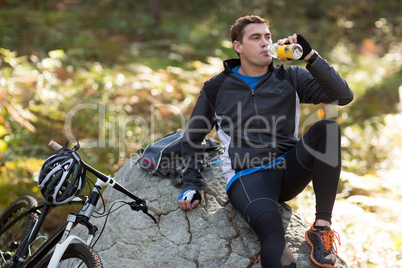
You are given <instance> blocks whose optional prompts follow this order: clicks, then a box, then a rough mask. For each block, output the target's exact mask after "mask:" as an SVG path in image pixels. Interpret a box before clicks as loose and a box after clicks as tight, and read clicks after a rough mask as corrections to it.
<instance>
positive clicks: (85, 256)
mask: <svg viewBox="0 0 402 268" xmlns="http://www.w3.org/2000/svg"><path fill="white" fill-rule="evenodd" d="M52 255H53V252H52V253H51V254H48V255H47V256H46V257H45V258H43V259H42V260H41V261H40V262H39V263H38V265H37V266H35V268H45V267H47V266H48V264H49V262H50V259H51V258H52ZM83 264H85V265H86V266H84V265H83ZM57 267H66V268H71V267H80V268H84V267H88V268H102V267H103V264H102V261H101V258H100V256H99V254H98V253H97V252H96V251H95V250H94V249H93V248H91V247H89V246H88V245H85V244H83V243H73V244H70V245H69V246H68V247H67V249H66V251H65V252H64V254H63V256H62V257H61V261H60V263H59V265H58V266H57Z"/></svg>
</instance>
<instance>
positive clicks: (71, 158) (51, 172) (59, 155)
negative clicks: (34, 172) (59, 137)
mask: <svg viewBox="0 0 402 268" xmlns="http://www.w3.org/2000/svg"><path fill="white" fill-rule="evenodd" d="M67 144H68V142H67ZM67 144H66V146H67ZM78 148H79V145H78V146H74V148H73V150H70V149H68V148H66V147H62V148H61V149H59V150H57V151H56V152H55V153H54V154H52V155H51V156H50V157H49V158H48V159H46V161H45V163H44V164H43V166H42V168H41V170H40V172H39V178H38V186H39V189H40V191H41V192H42V195H43V197H44V198H45V200H46V201H47V202H49V203H53V204H55V205H61V204H65V203H68V202H70V201H71V200H72V199H74V197H76V196H77V195H79V194H80V193H81V191H82V189H83V188H84V186H85V181H86V179H85V178H86V177H85V176H86V169H85V166H84V165H83V162H82V160H81V158H80V156H79V155H78V154H77V153H76V152H75V151H76V150H77V149H78Z"/></svg>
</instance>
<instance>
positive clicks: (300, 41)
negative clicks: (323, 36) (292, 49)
mask: <svg viewBox="0 0 402 268" xmlns="http://www.w3.org/2000/svg"><path fill="white" fill-rule="evenodd" d="M296 35H297V43H298V44H299V45H301V47H302V48H303V55H302V56H301V58H300V59H301V60H304V58H305V57H306V56H307V55H308V54H309V53H310V52H311V50H312V48H311V46H310V44H309V43H308V42H307V40H306V39H304V37H303V36H301V35H300V34H298V33H297V34H296Z"/></svg>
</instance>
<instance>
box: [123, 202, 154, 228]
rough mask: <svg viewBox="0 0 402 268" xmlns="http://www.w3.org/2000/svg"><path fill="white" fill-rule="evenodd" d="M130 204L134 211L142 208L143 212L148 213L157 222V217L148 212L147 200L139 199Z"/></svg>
mask: <svg viewBox="0 0 402 268" xmlns="http://www.w3.org/2000/svg"><path fill="white" fill-rule="evenodd" d="M128 204H129V205H130V207H131V209H132V210H134V211H140V210H141V211H142V212H143V213H145V214H147V215H148V216H149V217H150V218H151V219H152V220H153V221H154V223H155V224H156V223H157V221H156V219H155V217H154V216H152V215H151V214H149V213H148V207H147V203H146V201H145V200H142V199H140V200H137V201H133V202H130V203H128Z"/></svg>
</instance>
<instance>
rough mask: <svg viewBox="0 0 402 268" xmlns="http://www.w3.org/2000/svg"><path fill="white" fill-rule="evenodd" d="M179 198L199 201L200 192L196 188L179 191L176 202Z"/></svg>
mask: <svg viewBox="0 0 402 268" xmlns="http://www.w3.org/2000/svg"><path fill="white" fill-rule="evenodd" d="M180 199H183V200H190V202H191V203H193V202H194V201H195V200H200V201H201V194H200V193H199V192H198V191H196V190H187V191H184V192H182V193H181V195H180V196H179V199H178V200H177V202H179V200H180Z"/></svg>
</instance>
